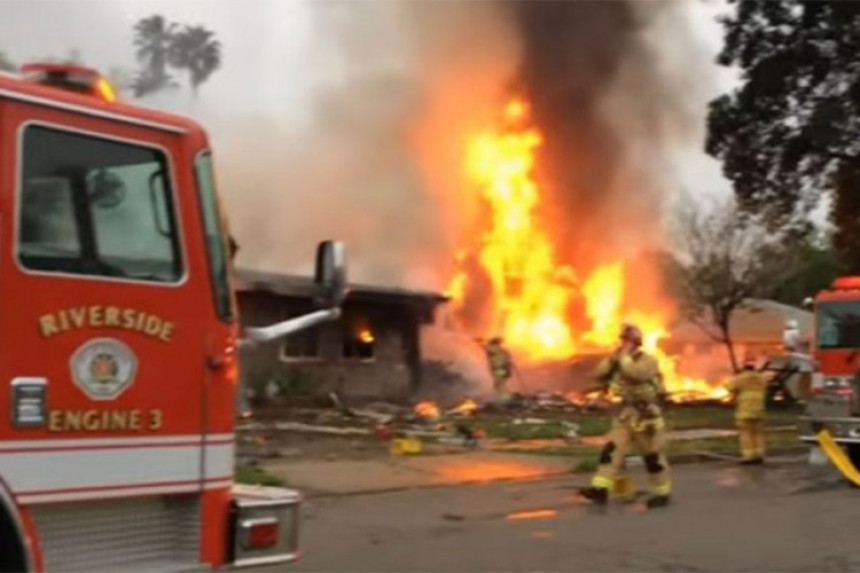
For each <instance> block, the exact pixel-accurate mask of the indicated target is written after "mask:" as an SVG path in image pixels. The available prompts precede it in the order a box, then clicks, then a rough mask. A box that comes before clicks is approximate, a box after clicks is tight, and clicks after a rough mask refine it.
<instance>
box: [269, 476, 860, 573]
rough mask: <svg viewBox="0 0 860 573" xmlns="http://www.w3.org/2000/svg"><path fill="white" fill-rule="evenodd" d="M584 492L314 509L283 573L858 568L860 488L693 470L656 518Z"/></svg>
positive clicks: (545, 486)
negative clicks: (588, 498) (599, 503)
mask: <svg viewBox="0 0 860 573" xmlns="http://www.w3.org/2000/svg"><path fill="white" fill-rule="evenodd" d="M640 479H641V476H640ZM584 481H585V477H584V476H582V477H580V476H571V477H570V478H563V479H562V478H556V479H551V480H542V481H525V482H523V481H520V482H507V483H495V484H489V485H483V486H474V485H473V486H459V487H439V488H427V489H414V490H409V491H402V492H394V493H385V494H368V495H356V496H344V497H332V498H321V499H316V500H311V501H309V502H308V504H307V506H306V508H305V520H304V530H303V534H302V545H303V548H304V557H303V559H302V560H301V561H300V562H299V563H296V564H293V565H291V566H289V567H281V568H278V569H277V570H281V571H283V570H288V571H318V572H322V571H325V572H335V571H385V572H387V571H434V572H435V571H440V572H441V571H445V572H462V571H493V572H501V571H682V570H683V571H762V572H764V571H846V570H855V571H856V570H860V543H858V542H857V539H858V535H857V531H858V520H860V490H857V489H850V488H848V487H847V486H846V485H845V484H844V483H843V482H841V480H840V479H839V478H838V476H835V475H834V474H833V473H832V472H830V471H827V470H822V469H813V468H810V467H809V466H808V465H806V464H805V463H799V462H794V463H783V464H773V465H771V466H769V467H764V468H739V467H736V466H732V465H729V464H727V463H711V464H702V465H690V466H683V467H679V468H676V469H675V471H674V482H675V495H674V502H673V504H672V505H671V506H670V507H668V508H665V509H660V510H651V511H648V510H645V509H644V506H643V505H642V504H641V503H634V504H627V505H623V504H613V505H611V506H610V507H608V508H604V509H599V508H595V507H593V506H589V505H585V504H583V503H582V502H581V501H579V499H578V496H577V495H576V491H575V487H576V486H577V485H581V484H583V483H584ZM272 570H276V569H272Z"/></svg>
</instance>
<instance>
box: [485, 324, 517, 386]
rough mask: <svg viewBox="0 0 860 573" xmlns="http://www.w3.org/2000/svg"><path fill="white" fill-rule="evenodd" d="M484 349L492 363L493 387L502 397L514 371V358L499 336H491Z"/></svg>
mask: <svg viewBox="0 0 860 573" xmlns="http://www.w3.org/2000/svg"><path fill="white" fill-rule="evenodd" d="M484 351H485V352H486V354H487V361H488V362H489V363H490V373H491V374H492V375H493V388H494V389H495V391H496V394H497V395H498V396H499V397H502V396H504V395H505V384H506V383H507V381H508V380H509V379H510V377H511V374H512V373H513V360H512V359H511V355H510V353H509V352H508V351H507V350H506V349H505V347H504V346H503V344H502V339H501V337H499V336H495V337H493V338H491V339H490V340H489V342H487V344H486V346H485V347H484Z"/></svg>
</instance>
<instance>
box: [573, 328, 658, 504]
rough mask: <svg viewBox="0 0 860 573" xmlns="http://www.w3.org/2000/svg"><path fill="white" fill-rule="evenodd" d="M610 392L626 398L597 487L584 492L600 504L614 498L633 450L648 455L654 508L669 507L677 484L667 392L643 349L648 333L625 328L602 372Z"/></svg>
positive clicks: (602, 457)
mask: <svg viewBox="0 0 860 573" xmlns="http://www.w3.org/2000/svg"><path fill="white" fill-rule="evenodd" d="M597 378H598V381H599V382H601V384H602V385H603V386H604V389H605V390H607V391H611V392H613V393H615V394H616V396H618V397H619V398H620V406H619V409H618V411H617V413H616V414H615V416H614V418H613V421H612V430H611V431H610V434H609V441H608V442H607V443H606V445H605V446H604V447H603V450H602V451H601V453H600V465H599V467H598V470H597V473H596V474H595V476H594V478H593V479H592V480H591V486H590V487H586V488H582V489H581V490H580V493H581V494H582V496H583V497H585V498H586V499H589V500H591V501H593V502H594V503H596V504H598V505H604V504H606V502H607V501H608V500H609V493H610V490H611V489H613V488H614V487H616V485H617V481H618V480H619V478H623V477H624V476H623V471H624V460H625V458H626V457H627V453H628V452H629V451H630V449H631V448H633V449H635V450H636V451H637V452H638V453H639V455H641V456H642V459H643V461H644V462H645V469H646V471H647V472H648V477H649V482H650V486H651V494H650V496H649V497H648V500H647V506H648V507H649V508H655V507H663V506H665V505H667V504H668V503H669V496H670V494H671V489H672V484H671V481H670V477H669V464H668V462H667V460H666V454H665V451H666V433H665V421H664V419H663V412H662V403H663V401H664V400H665V397H666V393H665V390H664V388H663V381H662V376H661V374H660V369H659V367H658V365H657V361H656V360H655V359H654V357H652V356H650V355H648V354H647V353H646V352H644V351H643V350H642V331H641V330H640V329H639V328H638V327H637V326H635V325H632V324H627V325H624V327H623V328H622V331H621V345H620V346H619V348H618V349H617V350H616V351H615V352H613V353H612V354H611V355H610V356H609V357H607V358H606V359H605V360H603V361H602V362H601V364H600V365H599V366H598V368H597Z"/></svg>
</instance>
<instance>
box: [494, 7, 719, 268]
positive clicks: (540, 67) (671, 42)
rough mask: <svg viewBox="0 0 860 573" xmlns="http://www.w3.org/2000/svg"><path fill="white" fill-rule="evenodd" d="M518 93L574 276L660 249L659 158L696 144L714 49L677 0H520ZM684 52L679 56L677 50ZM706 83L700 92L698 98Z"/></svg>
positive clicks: (669, 182) (662, 170)
mask: <svg viewBox="0 0 860 573" xmlns="http://www.w3.org/2000/svg"><path fill="white" fill-rule="evenodd" d="M510 9H511V13H512V14H511V15H512V18H513V19H514V21H515V22H516V23H517V26H518V29H519V30H520V33H521V37H522V38H523V45H524V48H523V59H522V62H521V65H520V69H519V73H518V74H517V84H516V85H517V88H518V89H521V90H523V91H524V92H525V93H526V94H527V95H528V98H529V100H530V101H531V103H532V105H533V113H534V115H535V119H536V121H537V123H538V125H539V127H540V129H541V131H542V132H543V134H544V144H543V146H542V150H541V154H542V155H541V157H540V167H541V172H540V174H539V177H540V179H541V184H542V187H543V189H544V191H545V193H546V195H545V196H546V199H547V200H546V201H545V202H544V205H545V206H546V210H545V212H544V213H543V215H544V217H546V218H547V219H548V220H549V221H550V222H551V225H550V227H551V228H552V229H553V234H554V236H555V238H556V243H557V245H558V246H559V248H560V249H561V250H562V256H563V258H564V259H565V260H566V261H568V262H570V263H573V264H574V266H575V267H576V268H578V269H589V268H591V267H592V266H593V265H594V264H595V263H599V262H603V263H605V262H606V260H607V257H612V256H617V254H618V253H619V251H620V252H624V251H626V252H627V253H630V252H631V250H633V252H635V250H639V249H642V248H643V247H644V248H645V249H648V248H649V247H655V246H657V245H658V243H659V227H660V220H661V214H662V212H663V210H662V207H663V202H664V199H665V198H666V197H668V196H670V195H671V194H672V193H674V192H675V191H676V190H677V188H678V185H679V181H678V179H677V176H676V174H675V173H671V172H669V170H668V168H667V166H666V163H665V162H667V161H668V160H669V157H670V156H671V155H672V153H673V152H674V151H675V150H676V148H679V147H680V148H683V147H690V146H695V145H697V144H698V143H699V141H698V139H699V137H701V130H700V128H699V126H700V124H701V117H702V113H703V107H702V104H703V103H704V102H705V101H707V94H708V92H709V91H710V90H708V89H707V88H708V87H711V89H712V86H708V85H707V84H709V83H711V79H712V77H713V73H712V72H711V69H710V67H709V66H708V65H707V64H708V58H709V57H710V54H709V53H708V51H707V50H703V49H702V46H701V44H700V43H699V42H698V41H697V39H696V38H695V37H694V36H693V35H691V34H690V26H689V23H688V22H685V21H684V20H685V19H686V18H687V17H688V15H689V12H690V10H691V6H690V4H688V3H682V2H639V1H635V0H630V1H626V2H624V1H614V2H604V1H599V0H591V1H589V0H583V1H577V2H565V1H543V2H529V1H525V0H524V1H522V2H517V3H515V4H513V5H511V6H510ZM685 54H686V55H685ZM702 87H705V88H706V89H705V90H704V93H705V95H704V97H703V95H702V94H703V90H702V89H701V88H702Z"/></svg>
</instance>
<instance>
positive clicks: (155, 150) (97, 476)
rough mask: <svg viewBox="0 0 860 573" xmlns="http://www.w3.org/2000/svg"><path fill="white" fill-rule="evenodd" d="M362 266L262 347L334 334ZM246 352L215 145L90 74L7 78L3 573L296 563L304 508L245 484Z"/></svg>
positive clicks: (2, 257) (2, 119)
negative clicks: (241, 423) (297, 336)
mask: <svg viewBox="0 0 860 573" xmlns="http://www.w3.org/2000/svg"><path fill="white" fill-rule="evenodd" d="M344 258H345V255H344V252H343V247H342V245H340V244H339V243H332V242H326V243H323V244H321V246H320V249H319V251H318V254H317V284H318V287H319V293H320V305H321V306H322V307H323V308H322V309H321V310H320V311H318V312H316V313H313V314H312V315H309V316H306V317H300V318H299V319H293V320H292V321H288V322H287V323H284V324H279V325H274V326H272V327H269V328H263V329H256V330H254V331H252V332H248V333H245V335H244V336H245V337H246V338H248V339H250V340H252V341H257V342H260V341H267V340H272V339H273V338H277V337H279V336H284V335H288V334H289V333H290V332H293V331H295V330H297V329H300V328H305V327H307V326H310V325H312V324H315V323H316V322H321V321H323V320H331V319H333V318H336V317H337V315H338V312H339V309H338V307H339V304H340V302H341V301H342V298H343V293H344V288H343V285H344V281H345V269H344ZM240 336H243V335H242V334H241V333H240V332H239V328H238V322H237V310H236V302H235V297H234V293H233V291H232V287H231V263H230V257H229V254H228V231H227V226H226V221H225V219H224V216H223V211H222V208H221V204H220V201H219V198H218V194H217V192H216V188H215V177H214V174H213V160H212V153H211V152H210V149H209V142H208V141H207V136H206V133H205V132H204V130H203V129H202V128H201V127H200V126H198V125H197V124H196V123H194V122H193V121H190V120H189V119H186V118H182V117H177V116H174V115H169V114H165V113H159V112H155V111H151V110H146V109H141V108H138V107H132V106H129V105H124V104H122V103H119V102H117V101H116V98H115V95H114V93H113V90H112V89H111V86H110V85H109V84H108V83H107V82H106V81H105V80H104V79H103V78H102V77H101V76H100V75H99V74H98V73H97V72H95V71H93V70H90V69H87V68H83V67H78V66H67V65H55V64H40V65H30V66H25V67H24V68H23V69H22V75H20V76H19V75H15V76H12V75H0V348H2V349H0V412H2V415H0V571H51V570H59V571H64V572H65V571H96V570H98V571H127V570H132V569H144V570H156V571H175V570H186V569H189V568H193V569H200V568H201V567H203V568H207V567H208V568H220V567H224V566H242V565H251V564H260V563H274V562H283V561H290V560H293V559H295V558H297V556H298V547H297V534H298V504H299V502H300V499H301V498H300V495H299V494H298V493H297V492H294V491H290V490H284V489H278V488H257V487H242V486H236V485H234V483H233V459H234V445H235V438H234V421H235V415H234V393H235V391H236V384H237V369H238V365H237V352H236V346H237V342H238V341H239V338H240Z"/></svg>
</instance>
